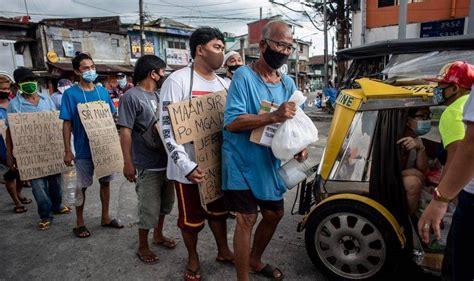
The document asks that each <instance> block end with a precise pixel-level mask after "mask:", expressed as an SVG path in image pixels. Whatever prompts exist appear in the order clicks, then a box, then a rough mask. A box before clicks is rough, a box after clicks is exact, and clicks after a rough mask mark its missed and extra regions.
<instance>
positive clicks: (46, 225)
mask: <svg viewBox="0 0 474 281" xmlns="http://www.w3.org/2000/svg"><path fill="white" fill-rule="evenodd" d="M50 224H51V222H50V221H40V222H39V223H38V230H41V231H45V230H48V229H49V225H50Z"/></svg>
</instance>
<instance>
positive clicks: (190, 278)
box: [184, 267, 201, 281]
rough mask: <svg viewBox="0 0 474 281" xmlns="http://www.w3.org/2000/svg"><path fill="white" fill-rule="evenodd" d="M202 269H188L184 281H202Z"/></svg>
mask: <svg viewBox="0 0 474 281" xmlns="http://www.w3.org/2000/svg"><path fill="white" fill-rule="evenodd" d="M199 271H200V269H199V268H198V269H197V270H191V269H189V267H186V272H185V273H184V281H201V273H200V272H199Z"/></svg>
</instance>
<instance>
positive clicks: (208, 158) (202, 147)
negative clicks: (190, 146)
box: [194, 132, 222, 169]
mask: <svg viewBox="0 0 474 281" xmlns="http://www.w3.org/2000/svg"><path fill="white" fill-rule="evenodd" d="M221 146H222V132H217V133H214V134H212V135H207V136H205V137H202V138H200V139H198V140H196V141H194V153H195V155H196V163H197V164H198V166H199V167H200V168H201V169H207V168H209V167H211V166H215V165H218V164H219V163H220V162H221Z"/></svg>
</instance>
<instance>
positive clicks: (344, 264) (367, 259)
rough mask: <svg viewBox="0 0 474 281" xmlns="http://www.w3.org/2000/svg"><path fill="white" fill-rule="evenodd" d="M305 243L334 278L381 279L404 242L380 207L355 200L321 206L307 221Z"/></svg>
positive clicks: (321, 266) (324, 270) (322, 267)
mask: <svg viewBox="0 0 474 281" xmlns="http://www.w3.org/2000/svg"><path fill="white" fill-rule="evenodd" d="M305 244H306V250H307V251H308V255H309V256H310V258H311V260H312V262H313V264H314V265H315V266H316V267H317V268H318V269H320V270H322V271H323V272H324V273H325V274H326V275H327V276H328V277H329V278H331V280H380V279H379V278H380V277H381V276H382V275H383V274H384V273H385V272H387V269H388V268H389V267H390V264H391V263H393V260H394V258H393V256H394V255H391V254H392V251H396V250H397V249H398V250H399V249H400V242H398V240H397V238H396V234H395V231H394V230H393V228H392V227H391V225H390V224H389V222H388V221H387V220H386V219H385V217H384V216H382V215H381V214H380V213H379V212H378V211H377V210H375V209H374V208H372V207H371V206H369V205H366V204H364V203H361V202H359V201H354V200H348V199H343V200H335V201H331V202H327V203H324V204H323V205H321V206H319V207H318V208H317V209H316V210H315V211H314V212H313V214H312V215H311V216H310V217H309V218H308V222H307V223H306V233H305Z"/></svg>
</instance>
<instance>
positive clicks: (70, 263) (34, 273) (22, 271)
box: [0, 116, 329, 281]
mask: <svg viewBox="0 0 474 281" xmlns="http://www.w3.org/2000/svg"><path fill="white" fill-rule="evenodd" d="M312 117H313V116H312ZM323 119H324V118H323ZM315 120H316V119H315ZM324 120H325V121H321V122H320V121H316V124H317V127H318V129H319V132H320V140H319V141H318V142H317V143H316V144H315V145H313V146H312V147H311V148H310V153H311V154H313V155H316V157H318V158H319V157H320V155H321V153H322V149H323V147H324V144H325V142H326V136H327V130H328V128H329V122H328V121H327V118H326V119H324ZM124 182H125V179H124V178H123V177H122V176H121V175H116V177H115V180H114V181H113V182H112V192H111V193H112V194H111V204H110V209H111V212H110V213H111V215H112V216H116V214H117V211H118V201H119V200H118V199H119V190H120V186H121V185H122V183H124ZM122 189H126V188H122ZM129 190H130V192H134V191H133V188H130V189H129ZM24 195H26V196H27V197H28V198H33V195H32V193H31V188H25V189H24ZM87 196H88V197H87V201H86V210H85V220H86V225H87V227H88V228H89V230H90V231H91V233H92V236H91V237H89V238H87V239H78V238H76V237H75V236H74V235H73V233H72V228H73V227H74V222H75V216H74V214H69V215H61V216H56V217H55V219H54V221H53V223H52V225H51V227H50V229H49V230H47V231H38V230H37V229H36V224H37V222H38V221H39V218H38V214H37V212H36V203H35V202H34V200H33V203H32V204H30V205H27V207H28V209H29V210H28V212H27V213H24V214H14V213H13V211H12V209H13V204H12V202H11V200H10V197H9V196H8V194H7V192H6V189H5V188H0V229H1V231H0V253H1V254H0V280H84V279H88V280H182V275H183V272H184V267H185V262H186V250H185V247H184V244H183V242H182V240H181V235H180V232H179V229H178V228H177V226H176V221H177V212H178V210H177V206H176V204H175V206H174V209H173V212H172V213H171V215H169V216H167V218H166V224H165V234H166V235H167V236H168V237H172V238H176V239H177V240H179V244H178V246H177V247H176V248H175V249H173V250H165V249H163V248H160V247H156V246H152V249H153V250H154V251H155V252H156V253H157V254H158V255H159V257H160V261H159V263H158V264H155V265H145V264H143V263H142V262H140V261H139V260H138V259H137V257H136V256H135V251H136V249H137V245H138V243H137V238H138V233H137V232H138V230H137V227H136V226H131V227H126V228H124V229H121V230H116V229H106V228H103V227H101V226H100V201H99V188H98V184H97V182H95V183H94V185H93V186H91V187H90V188H89V189H88V191H87ZM295 196H296V189H293V190H291V191H289V192H287V194H286V196H285V211H286V214H285V216H284V218H283V219H282V221H281V223H280V225H279V227H278V229H277V231H276V233H275V235H274V237H273V239H272V241H271V242H270V244H269V246H268V248H267V250H266V252H265V254H264V261H265V262H269V263H271V264H274V265H277V266H278V267H279V268H280V269H281V270H282V271H283V273H284V274H285V277H286V278H285V280H301V281H303V280H326V279H325V278H324V277H323V276H322V275H321V273H319V272H318V270H317V269H316V268H315V267H314V266H313V264H312V263H311V261H310V260H309V258H308V256H307V254H306V249H305V246H304V233H298V232H296V226H297V224H298V222H299V221H300V220H301V218H302V217H301V216H299V215H291V214H290V212H291V208H292V205H293V202H294V198H295ZM296 207H297V206H296ZM234 227H235V221H234V220H232V219H229V220H228V240H229V243H230V244H232V237H233V230H234ZM150 237H151V236H150ZM198 250H199V253H200V260H201V272H202V277H203V280H235V279H236V278H235V271H234V268H233V267H231V266H228V265H227V266H226V265H221V264H218V263H216V262H215V260H214V259H215V256H216V245H215V242H214V240H213V237H212V234H211V232H210V229H209V228H208V227H207V226H206V227H205V228H204V230H203V231H202V232H201V233H200V236H199V244H198ZM252 280H268V279H265V278H261V277H258V276H255V275H253V276H252Z"/></svg>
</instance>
